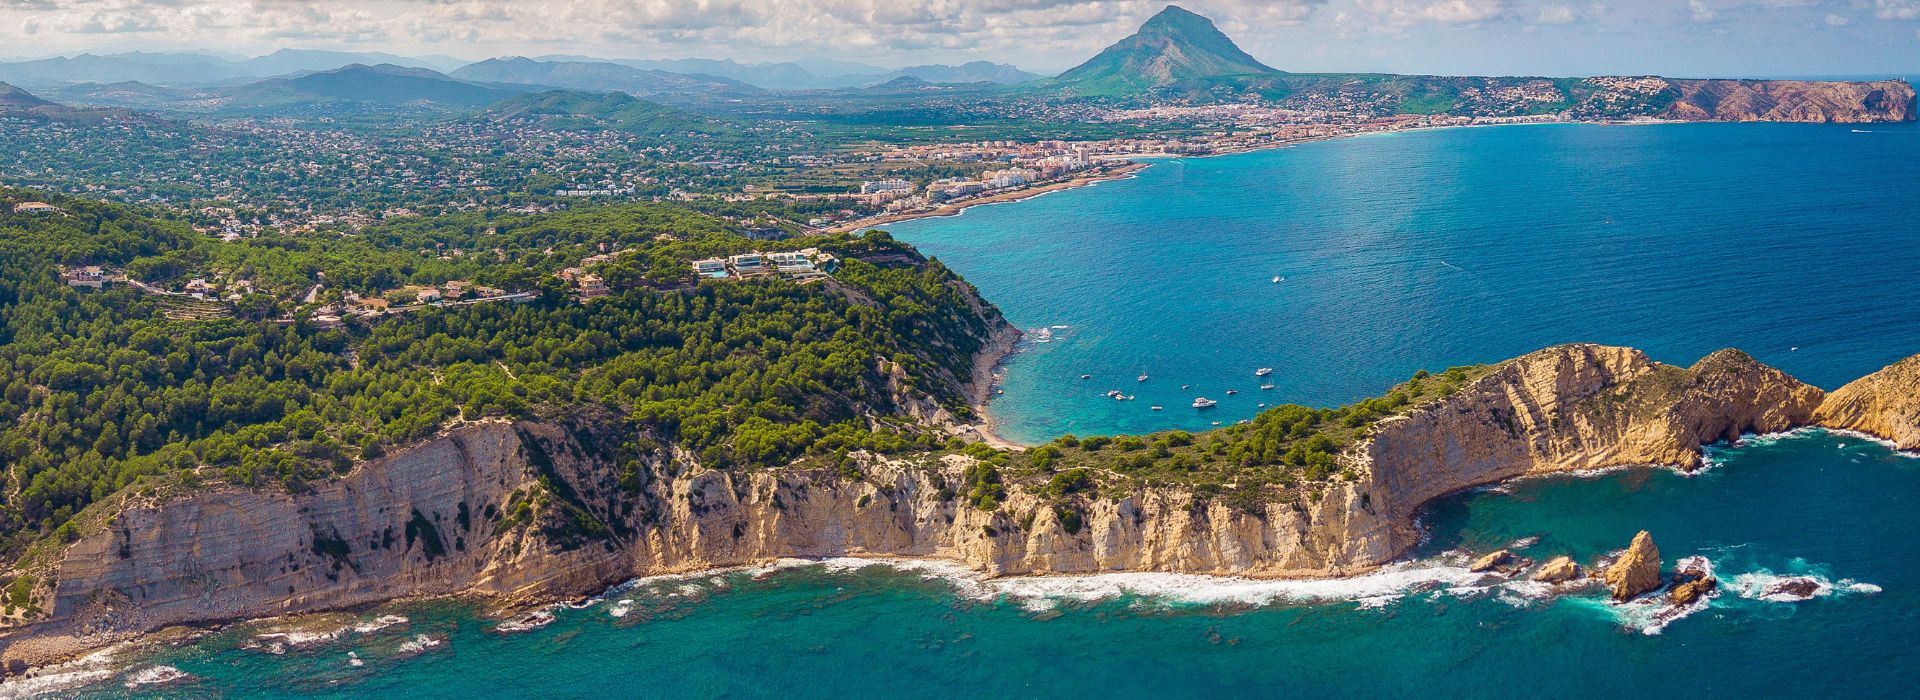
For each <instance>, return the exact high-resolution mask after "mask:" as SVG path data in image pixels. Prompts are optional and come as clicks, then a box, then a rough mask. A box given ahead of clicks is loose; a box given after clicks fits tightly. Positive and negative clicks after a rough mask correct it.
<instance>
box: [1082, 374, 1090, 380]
mask: <svg viewBox="0 0 1920 700" xmlns="http://www.w3.org/2000/svg"><path fill="white" fill-rule="evenodd" d="M1080 378H1081V379H1092V378H1093V375H1091V374H1082V375H1080Z"/></svg>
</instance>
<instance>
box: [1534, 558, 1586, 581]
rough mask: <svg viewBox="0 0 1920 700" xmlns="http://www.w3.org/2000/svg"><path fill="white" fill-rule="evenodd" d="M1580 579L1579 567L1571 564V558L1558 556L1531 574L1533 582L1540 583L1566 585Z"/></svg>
mask: <svg viewBox="0 0 1920 700" xmlns="http://www.w3.org/2000/svg"><path fill="white" fill-rule="evenodd" d="M1577 578H1580V565H1579V564H1575V563H1573V557H1568V556H1558V557H1554V558H1552V559H1548V560H1547V563H1545V564H1542V565H1540V570H1539V571H1535V572H1533V580H1535V581H1539V582H1541V583H1566V582H1568V581H1572V580H1574V579H1577Z"/></svg>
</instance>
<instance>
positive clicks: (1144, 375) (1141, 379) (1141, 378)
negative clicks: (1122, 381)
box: [1134, 372, 1147, 382]
mask: <svg viewBox="0 0 1920 700" xmlns="http://www.w3.org/2000/svg"><path fill="white" fill-rule="evenodd" d="M1146 380H1147V373H1146V372H1141V373H1140V376H1138V377H1135V378H1134V381H1136V382H1144V381H1146Z"/></svg>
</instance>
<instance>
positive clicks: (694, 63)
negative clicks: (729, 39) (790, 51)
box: [456, 56, 1041, 90]
mask: <svg viewBox="0 0 1920 700" xmlns="http://www.w3.org/2000/svg"><path fill="white" fill-rule="evenodd" d="M535 60H540V61H563V62H577V63H612V64H617V65H621V66H626V67H629V68H637V69H641V70H653V71H666V72H669V73H680V74H685V75H700V76H714V77H719V78H726V79H728V80H734V81H738V82H741V83H745V84H747V85H751V86H754V87H758V88H762V89H766V90H833V89H839V88H852V87H870V86H874V85H880V84H883V83H886V82H888V81H891V80H893V79H895V78H899V77H902V76H910V77H914V78H919V79H921V80H925V81H927V82H930V83H981V82H991V83H1000V84H1003V85H1018V84H1021V83H1026V82H1031V81H1034V80H1039V79H1040V78H1041V76H1039V75H1036V74H1033V73H1029V72H1026V71H1023V70H1020V69H1019V68H1015V67H1013V66H1011V65H1008V64H1005V63H989V62H987V61H974V62H971V63H967V64H964V65H958V66H949V65H940V64H933V65H924V66H911V67H908V68H902V69H900V70H887V69H885V68H880V67H878V66H870V65H866V64H864V63H848V62H844V61H826V60H814V61H806V62H804V63H803V62H799V61H792V62H783V63H739V62H736V61H734V60H732V59H725V60H713V59H707V58H676V59H665V60H651V59H649V60H637V59H601V58H590V57H586V56H543V57H540V58H538V59H535ZM457 74H458V72H457V71H456V75H457ZM562 87H584V86H562Z"/></svg>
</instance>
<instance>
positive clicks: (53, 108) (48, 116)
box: [0, 83, 144, 121]
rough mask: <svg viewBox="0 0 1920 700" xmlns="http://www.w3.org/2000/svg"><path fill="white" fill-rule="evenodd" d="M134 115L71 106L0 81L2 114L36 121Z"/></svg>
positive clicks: (0, 111)
mask: <svg viewBox="0 0 1920 700" xmlns="http://www.w3.org/2000/svg"><path fill="white" fill-rule="evenodd" d="M133 115H134V113H133V112H130V111H128V110H124V109H110V108H100V107H69V106H67V105H63V104H60V103H58V102H54V101H52V100H48V99H46V98H43V97H40V96H39V95H35V94H33V93H31V92H27V91H26V90H22V89H20V88H18V87H15V86H13V85H9V84H7V83H0V116H5V117H19V118H26V119H33V120H36V121H93V120H100V119H106V118H108V117H125V116H133ZM142 116H143V117H144V115H142Z"/></svg>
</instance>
